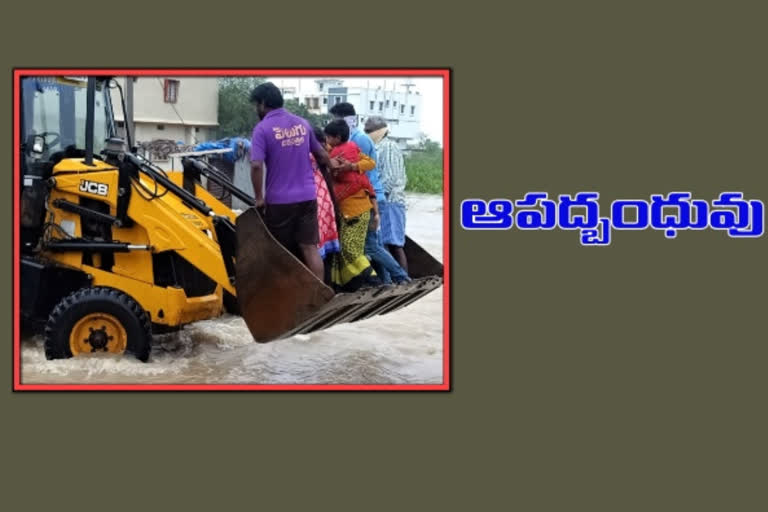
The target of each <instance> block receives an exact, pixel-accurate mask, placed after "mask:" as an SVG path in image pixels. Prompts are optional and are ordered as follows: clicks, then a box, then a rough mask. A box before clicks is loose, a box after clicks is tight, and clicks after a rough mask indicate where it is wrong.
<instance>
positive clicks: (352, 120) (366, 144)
mask: <svg viewBox="0 0 768 512" xmlns="http://www.w3.org/2000/svg"><path fill="white" fill-rule="evenodd" d="M329 112H330V114H331V115H332V116H333V117H334V118H336V119H343V120H344V121H346V122H347V125H348V126H349V140H350V141H352V142H354V143H355V144H357V145H358V147H359V148H360V151H362V152H363V153H365V154H366V155H368V156H369V157H370V158H371V159H373V161H374V162H377V166H376V167H374V168H373V170H370V171H367V172H366V175H367V176H368V180H369V181H370V182H371V185H372V186H373V190H374V192H375V193H376V201H377V202H378V201H379V198H382V199H383V198H384V189H383V187H382V185H381V179H380V178H379V170H378V159H377V154H376V147H375V145H374V143H373V140H372V139H371V138H370V137H369V136H368V135H366V134H365V133H363V132H362V131H361V130H359V129H358V127H357V114H356V112H355V107H354V106H353V105H352V104H351V103H346V102H345V103H337V104H336V105H334V106H333V107H331V109H330V110H329ZM379 223H380V218H379V217H377V216H375V215H372V216H371V224H370V229H369V230H368V235H367V236H366V238H365V254H366V256H368V258H369V259H370V260H371V264H372V265H373V268H374V269H375V270H376V273H377V274H378V275H379V277H380V278H381V280H382V281H383V282H384V283H385V284H389V283H392V282H394V283H396V284H398V283H403V282H407V281H410V280H411V279H410V278H409V277H408V273H407V272H406V271H405V269H403V267H401V266H400V264H399V263H398V262H397V260H395V258H394V257H393V256H392V254H390V252H389V251H388V250H387V249H385V248H384V246H383V245H382V243H381V237H380V234H379Z"/></svg>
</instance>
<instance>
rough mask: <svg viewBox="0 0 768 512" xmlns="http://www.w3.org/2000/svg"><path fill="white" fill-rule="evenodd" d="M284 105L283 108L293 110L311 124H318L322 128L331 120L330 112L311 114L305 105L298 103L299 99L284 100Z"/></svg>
mask: <svg viewBox="0 0 768 512" xmlns="http://www.w3.org/2000/svg"><path fill="white" fill-rule="evenodd" d="M284 107H285V110H287V111H289V112H293V113H294V114H296V115H297V116H299V117H303V118H304V119H306V120H307V121H309V124H311V125H312V126H319V127H320V128H322V127H324V126H325V125H326V124H328V122H329V121H330V120H331V115H330V114H313V113H312V112H310V111H309V109H308V108H307V106H306V105H304V104H303V103H300V102H299V100H295V99H293V100H286V102H285V105H284Z"/></svg>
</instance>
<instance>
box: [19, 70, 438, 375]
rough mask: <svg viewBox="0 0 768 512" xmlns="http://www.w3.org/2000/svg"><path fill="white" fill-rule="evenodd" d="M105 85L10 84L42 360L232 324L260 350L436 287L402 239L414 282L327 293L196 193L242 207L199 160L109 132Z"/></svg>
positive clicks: (131, 348) (260, 231) (29, 308)
mask: <svg viewBox="0 0 768 512" xmlns="http://www.w3.org/2000/svg"><path fill="white" fill-rule="evenodd" d="M113 88H117V89H119V92H120V95H119V96H120V98H121V102H122V104H123V105H122V106H123V111H124V112H125V99H124V95H123V91H122V88H121V87H120V85H119V83H118V82H117V81H115V80H114V79H112V78H110V77H93V76H91V77H54V76H28V77H23V78H22V80H21V102H20V109H21V111H20V123H21V126H20V127H19V129H20V134H21V137H20V141H21V148H20V153H19V158H20V160H19V164H20V170H21V176H20V179H19V180H18V184H19V187H18V189H17V192H18V194H19V195H18V196H17V197H18V198H19V200H20V224H21V225H20V226H19V229H20V232H19V235H20V243H21V247H20V252H21V265H20V268H21V274H20V284H21V311H20V312H21V315H22V321H23V324H24V326H25V327H27V328H29V329H32V330H33V332H34V331H38V332H42V333H44V337H45V354H46V357H47V358H48V359H60V358H68V357H72V356H79V355H84V354H91V353H98V352H109V353H119V354H122V353H130V354H133V355H134V356H136V357H137V358H138V359H139V360H141V361H147V360H148V359H149V355H150V349H151V341H152V335H153V333H160V332H167V331H169V330H174V329H178V328H180V327H182V326H183V325H185V324H188V323H191V322H195V321H198V320H204V319H209V318H213V317H216V316H218V315H221V314H222V313H223V312H224V311H229V312H230V313H233V314H239V315H242V317H243V318H244V320H245V323H246V325H247V326H248V329H249V330H250V332H251V334H252V335H253V338H254V340H255V341H258V342H268V341H273V340H277V339H282V338H286V337H290V336H293V335H296V334H305V333H310V332H313V331H317V330H320V329H325V328H328V327H330V326H332V325H335V324H338V323H343V322H354V321H357V320H362V319H365V318H369V317H371V316H375V315H380V314H384V313H389V312H392V311H395V310H397V309H400V308H402V307H404V306H406V305H408V304H410V303H412V302H413V301H415V300H418V299H419V298H421V297H423V296H424V295H426V294H427V293H429V292H431V291H433V290H435V289H436V288H438V287H439V286H440V285H441V284H442V281H443V266H442V265H441V264H440V263H439V262H438V261H437V260H435V259H434V258H433V257H432V256H431V255H429V254H428V253H427V252H426V251H425V250H424V249H422V248H421V247H420V246H419V245H418V244H416V243H415V242H413V240H411V239H407V240H406V247H405V251H406V255H407V257H408V262H409V270H410V274H411V276H412V277H413V281H412V282H410V283H406V284H403V285H398V286H382V287H378V288H369V289H364V290H361V291H359V292H356V293H338V294H336V293H334V291H333V290H332V289H331V288H329V287H328V286H326V285H325V284H324V283H323V282H322V281H321V280H319V279H317V278H316V277H315V276H314V274H313V273H312V272H311V271H310V270H309V269H308V268H306V267H305V266H304V265H303V264H302V263H301V261H299V260H298V259H297V258H296V257H295V256H293V255H292V254H291V253H290V252H289V251H288V250H286V249H285V248H284V247H282V246H281V245H280V244H279V243H278V242H277V241H276V240H275V239H274V238H273V237H272V236H271V235H270V233H269V232H268V230H267V229H266V226H265V225H264V222H263V221H262V219H261V216H260V214H259V212H258V211H257V210H256V209H255V208H252V207H251V208H248V209H247V210H246V211H245V212H243V213H242V214H240V215H237V214H236V213H235V212H234V211H233V210H231V209H230V208H229V207H227V206H226V205H225V204H224V203H222V202H221V201H220V200H219V199H218V198H216V197H214V195H212V194H211V193H209V192H208V190H207V189H206V187H204V186H203V185H202V183H203V180H202V177H205V178H206V182H207V183H216V184H217V185H218V186H219V189H223V190H225V191H227V192H228V193H230V194H232V195H233V196H235V197H237V198H239V199H240V200H241V201H243V202H244V203H246V204H251V205H252V204H253V198H252V197H250V196H249V195H248V194H247V193H245V192H243V191H242V190H240V189H238V188H237V187H235V186H234V184H233V183H232V181H231V180H230V179H229V178H228V177H227V176H226V175H225V174H224V173H222V172H221V171H219V170H218V169H217V168H216V167H214V166H213V165H211V164H210V163H208V162H206V161H205V160H204V159H199V158H194V157H187V158H184V159H183V161H182V163H183V170H180V171H171V172H166V171H163V170H162V169H160V168H159V167H157V166H155V165H153V164H152V163H151V162H149V161H148V160H146V159H144V158H142V157H140V156H139V155H137V154H136V151H135V150H132V144H131V134H130V132H129V130H127V132H126V140H123V139H121V138H119V137H117V135H116V128H115V121H114V114H113V105H112V100H111V98H112V95H111V90H112V89H113Z"/></svg>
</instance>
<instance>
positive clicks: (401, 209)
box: [365, 116, 408, 272]
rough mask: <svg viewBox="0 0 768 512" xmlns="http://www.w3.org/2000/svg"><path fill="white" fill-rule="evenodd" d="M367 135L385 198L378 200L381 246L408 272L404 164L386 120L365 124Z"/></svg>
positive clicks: (377, 119)
mask: <svg viewBox="0 0 768 512" xmlns="http://www.w3.org/2000/svg"><path fill="white" fill-rule="evenodd" d="M365 133H367V134H368V136H369V137H370V138H371V140H373V143H374V144H375V146H376V155H377V156H378V157H379V160H378V162H377V167H378V169H379V178H380V180H381V187H382V189H383V191H384V195H383V196H381V197H380V198H378V203H379V216H380V218H381V222H380V227H381V243H382V244H384V246H385V247H386V248H387V249H389V252H391V253H392V255H393V256H394V257H395V259H396V260H397V262H398V263H399V264H400V266H401V267H403V269H404V270H405V271H406V272H407V271H408V261H407V260H406V257H405V250H403V247H405V184H406V181H407V177H406V174H405V163H404V161H403V152H402V151H401V150H400V146H398V145H397V143H396V142H395V141H394V140H392V139H391V138H389V137H388V135H389V127H388V126H387V122H386V121H385V120H384V118H383V117H380V116H373V117H369V118H368V119H367V120H366V121H365Z"/></svg>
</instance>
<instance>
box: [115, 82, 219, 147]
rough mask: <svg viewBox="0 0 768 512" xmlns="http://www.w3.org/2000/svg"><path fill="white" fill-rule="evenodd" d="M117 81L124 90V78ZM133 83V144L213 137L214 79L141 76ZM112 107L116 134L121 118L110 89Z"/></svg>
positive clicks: (117, 96)
mask: <svg viewBox="0 0 768 512" xmlns="http://www.w3.org/2000/svg"><path fill="white" fill-rule="evenodd" d="M118 80H119V81H120V85H121V86H122V87H123V91H125V80H126V77H120V78H118ZM133 80H134V84H133V97H134V100H133V102H134V106H133V119H134V132H135V135H134V139H135V141H134V143H146V142H150V141H152V140H157V139H169V140H173V141H178V142H182V143H184V144H196V143H198V142H203V141H206V140H211V139H212V138H215V136H216V128H217V126H218V109H219V89H218V84H217V81H216V78H208V77H149V76H142V77H135V78H133ZM112 105H113V106H114V109H115V120H116V121H117V128H118V131H123V130H124V125H125V122H124V121H125V117H124V115H123V110H122V107H121V104H120V93H119V92H118V91H117V89H113V90H112ZM122 133H124V131H123V132H122Z"/></svg>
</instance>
